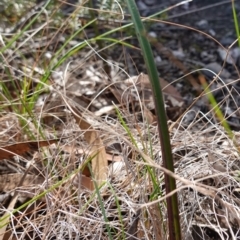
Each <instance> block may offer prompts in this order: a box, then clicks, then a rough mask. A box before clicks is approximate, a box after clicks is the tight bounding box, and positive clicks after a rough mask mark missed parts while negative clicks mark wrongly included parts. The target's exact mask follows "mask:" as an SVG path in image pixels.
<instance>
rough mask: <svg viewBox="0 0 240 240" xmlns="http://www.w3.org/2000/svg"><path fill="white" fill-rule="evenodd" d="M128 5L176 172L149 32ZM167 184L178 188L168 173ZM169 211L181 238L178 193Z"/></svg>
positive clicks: (167, 161)
mask: <svg viewBox="0 0 240 240" xmlns="http://www.w3.org/2000/svg"><path fill="white" fill-rule="evenodd" d="M127 5H128V9H129V12H130V14H131V17H132V20H133V24H134V26H135V29H136V34H137V37H138V40H139V43H140V46H141V49H142V53H143V57H144V61H145V64H146V67H147V71H148V74H149V78H150V81H151V84H152V90H153V95H154V101H155V108H156V114H157V118H158V128H159V136H160V140H161V149H162V158H163V163H164V167H166V168H167V169H168V170H170V171H172V172H174V167H173V159H172V151H171V144H170V138H169V132H168V126H167V117H166V113H165V108H164V101H163V95H162V91H161V86H160V82H159V76H158V72H157V69H156V66H155V62H154V58H153V54H152V50H151V47H150V44H149V41H148V39H147V33H146V31H145V29H144V26H143V24H142V21H141V19H140V16H139V12H138V9H137V6H136V3H135V2H134V1H133V0H127ZM165 184H166V193H169V192H171V191H173V190H175V189H176V182H175V179H174V178H172V177H170V176H168V175H165ZM167 211H168V226H169V239H171V240H173V239H181V228H180V222H179V211H178V201H177V194H174V195H172V196H171V197H170V198H168V199H167Z"/></svg>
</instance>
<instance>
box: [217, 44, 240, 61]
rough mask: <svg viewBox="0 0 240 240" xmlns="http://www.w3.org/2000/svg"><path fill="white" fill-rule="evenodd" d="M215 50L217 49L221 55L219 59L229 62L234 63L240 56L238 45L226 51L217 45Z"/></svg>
mask: <svg viewBox="0 0 240 240" xmlns="http://www.w3.org/2000/svg"><path fill="white" fill-rule="evenodd" d="M217 51H218V54H219V56H220V57H221V59H222V60H223V61H225V60H226V62H227V63H229V64H236V62H237V60H238V59H239V56H240V48H239V47H235V48H232V49H230V50H229V51H228V52H227V51H226V50H225V49H222V48H220V47H219V48H218V50H217Z"/></svg>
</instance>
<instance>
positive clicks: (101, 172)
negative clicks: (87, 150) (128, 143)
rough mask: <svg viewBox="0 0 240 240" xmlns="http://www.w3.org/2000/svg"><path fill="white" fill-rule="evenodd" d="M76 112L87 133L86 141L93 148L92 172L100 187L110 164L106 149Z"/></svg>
mask: <svg viewBox="0 0 240 240" xmlns="http://www.w3.org/2000/svg"><path fill="white" fill-rule="evenodd" d="M74 112H75V113H77V114H74V117H75V119H76V121H77V123H78V125H79V127H80V128H81V129H82V130H84V131H85V132H84V137H85V140H86V141H87V142H88V144H89V145H90V146H91V157H93V158H92V170H93V174H94V177H95V179H96V181H97V183H98V185H100V184H101V183H102V182H103V181H105V180H106V179H107V169H108V162H107V155H106V150H105V147H104V145H103V142H102V140H101V138H100V137H99V134H98V132H97V131H96V130H95V129H93V127H92V126H91V125H90V124H89V123H88V122H86V121H85V120H84V119H83V118H82V117H81V115H80V114H79V112H78V111H77V110H76V109H74Z"/></svg>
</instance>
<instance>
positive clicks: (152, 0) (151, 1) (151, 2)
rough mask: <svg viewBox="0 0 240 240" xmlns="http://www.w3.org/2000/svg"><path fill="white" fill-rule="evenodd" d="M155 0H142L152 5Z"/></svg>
mask: <svg viewBox="0 0 240 240" xmlns="http://www.w3.org/2000/svg"><path fill="white" fill-rule="evenodd" d="M155 1H156V0H144V3H145V4H146V5H148V6H153V5H154V4H155Z"/></svg>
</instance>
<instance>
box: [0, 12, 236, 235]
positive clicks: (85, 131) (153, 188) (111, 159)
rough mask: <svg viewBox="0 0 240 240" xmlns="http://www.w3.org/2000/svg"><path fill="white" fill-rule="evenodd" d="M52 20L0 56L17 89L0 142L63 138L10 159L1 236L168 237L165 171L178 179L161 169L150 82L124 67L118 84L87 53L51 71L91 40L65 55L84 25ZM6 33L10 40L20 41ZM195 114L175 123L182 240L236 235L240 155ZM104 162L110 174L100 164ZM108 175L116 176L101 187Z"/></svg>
mask: <svg viewBox="0 0 240 240" xmlns="http://www.w3.org/2000/svg"><path fill="white" fill-rule="evenodd" d="M51 13H52V12H51ZM45 14H49V13H45ZM48 17H49V19H51V17H52V16H51V15H49V16H48ZM43 19H44V18H43ZM43 19H42V18H39V22H38V23H37V24H36V26H32V29H31V31H30V30H29V32H26V36H25V35H23V36H21V37H19V39H18V40H17V41H16V45H15V46H11V47H9V49H8V50H7V51H3V52H2V55H1V56H2V58H3V60H4V63H3V65H2V66H1V73H0V74H1V75H0V76H1V82H2V86H3V83H4V84H5V85H4V86H6V87H7V88H8V91H6V90H5V91H1V105H2V108H1V110H0V114H1V118H0V126H1V131H0V143H1V145H0V146H1V147H3V146H5V145H9V144H16V143H20V142H26V141H29V142H32V141H33V140H46V139H56V138H59V139H60V140H59V141H57V142H56V143H55V144H49V146H45V147H42V148H41V147H39V148H37V149H35V148H34V149H32V150H31V151H27V152H24V151H23V154H20V155H18V156H14V157H13V158H11V159H4V160H1V164H0V173H1V175H0V178H1V179H0V183H1V184H0V190H1V192H2V194H1V202H0V213H1V216H3V215H4V214H5V216H6V218H5V221H6V223H7V225H5V227H6V229H4V228H3V223H4V221H3V219H2V218H1V219H0V225H1V230H2V231H1V235H0V239H129V240H130V239H131V240H133V239H167V236H168V230H167V216H166V204H165V199H166V196H165V191H164V189H165V186H164V181H163V177H164V174H163V173H164V172H167V173H169V172H168V171H167V170H166V169H164V168H162V167H161V166H162V160H161V151H160V143H159V139H158V133H157V127H156V124H155V123H154V116H153V115H154V114H152V112H153V111H152V110H153V107H152V98H151V94H150V88H149V86H146V85H144V87H142V85H141V86H139V85H138V84H137V85H135V84H134V83H129V80H126V79H127V78H128V76H126V75H125V73H124V72H123V71H122V68H121V67H119V66H121V64H119V63H118V62H116V63H114V65H113V64H109V67H110V69H111V71H110V76H111V78H109V74H106V71H105V70H106V68H105V67H106V65H104V62H103V61H102V60H101V59H100V58H99V56H98V55H96V53H95V52H94V51H93V50H92V48H90V47H86V48H84V49H83V50H82V49H81V51H78V52H76V53H75V54H72V55H71V56H69V57H67V58H66V59H64V61H63V63H61V64H59V66H57V67H56V68H54V69H53V66H56V65H58V63H60V61H61V60H62V58H61V57H62V56H64V54H66V52H67V51H68V50H69V48H70V47H72V46H76V45H77V44H78V43H79V41H80V40H79V38H80V39H81V38H82V37H83V36H85V37H86V36H88V35H90V34H92V32H91V30H89V29H85V30H84V31H82V32H81V34H80V37H76V38H74V39H72V40H71V41H69V42H68V43H67V46H65V48H64V47H63V46H64V44H65V43H66V39H67V36H69V32H70V34H73V33H74V31H75V29H74V27H76V26H69V24H68V22H69V21H71V20H72V19H71V17H69V19H67V20H66V22H64V23H63V24H62V23H59V22H58V21H57V20H56V21H55V22H51V21H49V22H47V23H46V22H44V24H42V20H43ZM39 26H40V28H38V27H39ZM49 29H51V31H48V30H49ZM71 31H72V32H71ZM60 33H61V34H60ZM3 35H4V37H3V41H4V42H7V40H9V38H10V37H11V36H10V37H9V36H8V35H7V34H5V33H4V34H3ZM60 36H61V37H60ZM33 43H34V44H33ZM31 44H33V45H31ZM92 45H93V47H94V49H97V47H98V46H97V45H95V44H92ZM29 46H31V47H30V48H29ZM62 47H63V48H62ZM118 47H119V48H118V49H117V50H116V54H117V52H118V51H119V52H121V49H122V48H121V47H122V46H118ZM61 48H62V49H63V50H62V52H60V54H59V55H57V56H55V55H54V54H55V53H56V52H57V51H58V50H59V49H61ZM113 49H114V48H113ZM119 49H120V50H119ZM10 51H11V52H10ZM111 53H113V50H112V49H111V48H110V49H109V54H111ZM119 55H120V56H121V57H123V58H124V57H125V56H124V55H121V54H119ZM23 56H24V57H23ZM54 57H56V59H55V60H54V61H53V62H52V61H51V60H52V58H54ZM109 62H110V61H109ZM111 62H112V61H111ZM49 70H50V72H49V76H48V79H44V76H45V74H47V73H48V71H49ZM45 80H46V81H45ZM125 80H126V81H125ZM44 81H45V82H44ZM23 83H24V84H23ZM39 83H41V84H42V85H41V88H38V87H39V85H38V84H39ZM14 84H15V86H14V87H13V85H14ZM23 87H25V88H23ZM224 87H226V88H227V86H224ZM36 93H39V94H36ZM34 94H36V101H37V102H36V103H33V105H31V104H32V103H31V102H28V99H29V98H30V97H31V96H32V95H34ZM168 94H169V93H168ZM169 95H170V94H169ZM230 98H231V100H234V96H232V95H231V94H229V95H226V98H225V99H224V101H225V102H227V101H228V100H229V99H230ZM23 100H24V101H23ZM113 103H114V104H113ZM31 106H33V107H32V108H31ZM116 109H118V112H119V113H120V115H121V117H122V119H121V118H119V116H117V114H116ZM167 109H168V108H167ZM29 110H31V111H30V114H29ZM179 111H180V110H179ZM180 113H181V111H180ZM188 114H191V113H190V112H189V113H185V115H184V117H183V118H182V119H181V121H179V122H178V123H177V124H175V123H173V122H171V121H169V129H170V134H171V142H172V152H173V155H174V160H175V168H176V171H175V174H172V173H169V174H172V176H174V177H175V178H176V180H177V187H178V189H177V191H178V196H179V208H180V216H181V224H182V233H183V239H194V240H195V239H210V237H211V238H212V239H238V238H239V236H240V233H239V227H240V221H239V219H240V214H239V213H240V201H239V198H240V193H239V191H240V183H239V181H240V172H239V168H240V164H239V149H238V148H236V146H235V145H234V144H233V141H232V140H231V139H229V138H228V136H227V135H226V134H225V132H224V130H223V129H222V127H221V126H220V124H218V123H216V121H215V120H214V115H213V114H212V113H211V112H210V113H209V114H208V115H204V114H201V113H200V112H199V113H197V114H196V115H195V117H194V118H193V120H191V121H190V122H188V124H186V122H184V119H185V118H186V116H187V115H188ZM76 116H77V118H76ZM76 119H77V120H76ZM79 119H82V121H84V122H86V123H87V124H88V125H86V124H85V125H84V126H85V127H83V125H81V124H80V123H79ZM146 119H147V120H148V121H147V120H146ZM86 126H88V127H86ZM93 135H94V137H93ZM234 135H235V137H236V141H237V142H238V138H239V133H237V132H234ZM89 138H90V140H89ZM92 138H93V139H92ZM98 150H99V151H100V150H101V151H102V152H101V153H102V155H101V157H100V158H97V157H96V153H97V152H98ZM104 156H105V157H104ZM96 159H98V160H97V162H99V161H102V162H104V161H105V163H107V168H104V169H101V168H96V167H94V165H93V164H92V162H94V161H96ZM102 162H101V163H102ZM101 171H104V173H106V174H107V175H106V176H105V179H101V181H100V180H99V178H98V177H97V176H98V174H100V173H101V174H102V172H101ZM93 175H94V176H93ZM101 176H104V174H102V175H101ZM20 183H21V184H20ZM12 196H14V197H15V199H17V201H16V202H13V201H12ZM13 209H14V210H13ZM8 220H9V222H8Z"/></svg>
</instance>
